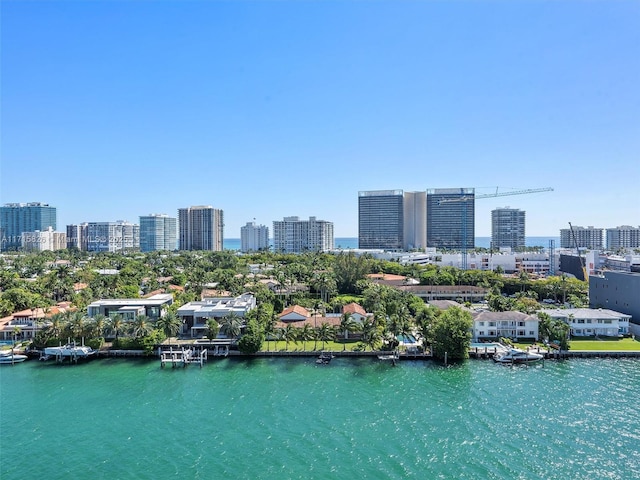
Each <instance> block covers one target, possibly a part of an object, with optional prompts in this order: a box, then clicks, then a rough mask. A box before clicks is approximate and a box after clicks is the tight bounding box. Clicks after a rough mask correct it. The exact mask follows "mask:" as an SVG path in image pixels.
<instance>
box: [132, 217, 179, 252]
mask: <svg viewBox="0 0 640 480" xmlns="http://www.w3.org/2000/svg"><path fill="white" fill-rule="evenodd" d="M176 224H177V220H176V218H175V217H170V216H168V215H165V214H159V213H155V214H149V215H146V216H141V217H140V251H141V252H153V251H156V250H167V251H173V250H175V249H176V232H177V230H176Z"/></svg>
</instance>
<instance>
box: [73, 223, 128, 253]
mask: <svg viewBox="0 0 640 480" xmlns="http://www.w3.org/2000/svg"><path fill="white" fill-rule="evenodd" d="M81 234H86V239H85V238H80V241H79V243H80V244H81V245H85V244H86V246H87V251H88V252H120V251H132V250H134V251H135V250H138V249H139V248H140V225H136V224H134V223H129V222H125V221H123V220H118V221H117V222H88V223H87V224H86V230H84V231H83V232H81Z"/></svg>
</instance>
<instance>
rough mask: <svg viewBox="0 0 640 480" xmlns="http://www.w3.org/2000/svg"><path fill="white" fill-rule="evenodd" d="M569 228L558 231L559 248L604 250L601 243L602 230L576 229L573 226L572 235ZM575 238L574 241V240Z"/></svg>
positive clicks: (591, 228) (590, 228) (592, 228)
mask: <svg viewBox="0 0 640 480" xmlns="http://www.w3.org/2000/svg"><path fill="white" fill-rule="evenodd" d="M571 230H572V229H571V228H561V229H560V248H576V243H577V246H578V248H586V249H590V250H602V249H603V248H604V243H603V238H604V235H603V229H602V228H594V227H591V226H589V227H587V228H584V227H578V226H575V225H574V226H573V233H572V232H571ZM574 237H575V239H574Z"/></svg>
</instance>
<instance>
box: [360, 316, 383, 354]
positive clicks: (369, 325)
mask: <svg viewBox="0 0 640 480" xmlns="http://www.w3.org/2000/svg"><path fill="white" fill-rule="evenodd" d="M380 338H381V337H380V330H379V329H378V327H377V326H376V324H375V322H374V321H373V320H371V319H368V318H367V319H366V320H364V321H363V323H362V343H364V346H365V348H366V347H369V348H371V350H372V351H373V350H374V349H375V347H376V345H377V344H378V342H379V341H380Z"/></svg>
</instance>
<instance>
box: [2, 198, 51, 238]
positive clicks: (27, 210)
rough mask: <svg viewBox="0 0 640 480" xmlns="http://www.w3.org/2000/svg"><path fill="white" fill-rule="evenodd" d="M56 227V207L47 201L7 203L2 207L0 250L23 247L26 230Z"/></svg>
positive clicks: (32, 230) (33, 230)
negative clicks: (23, 236)
mask: <svg viewBox="0 0 640 480" xmlns="http://www.w3.org/2000/svg"><path fill="white" fill-rule="evenodd" d="M49 227H51V228H52V229H53V230H55V229H56V208H55V207H52V206H50V205H49V204H46V203H40V202H32V203H7V204H5V205H4V206H2V207H0V250H17V249H18V248H20V247H22V234H23V233H25V232H35V231H36V230H37V231H40V232H42V231H45V230H47V229H48V228H49Z"/></svg>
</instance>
